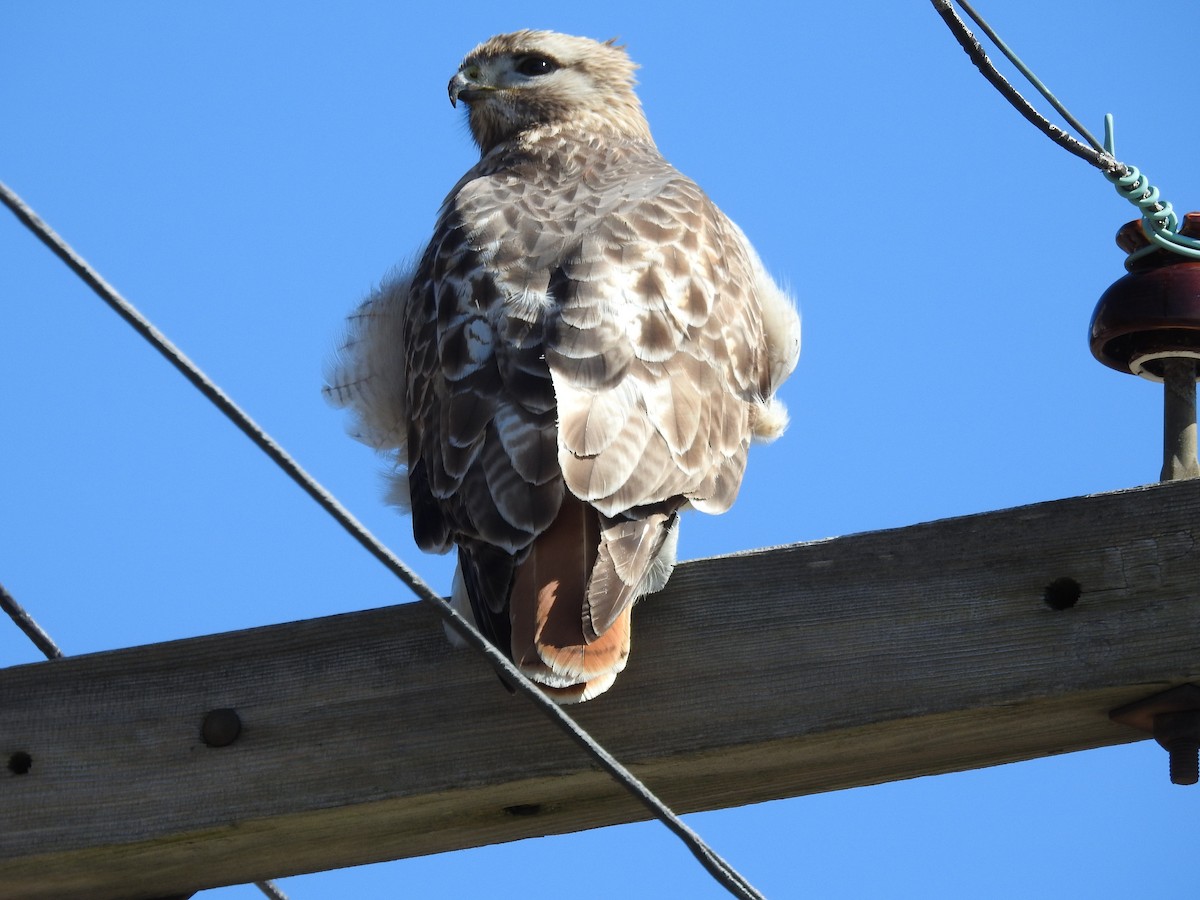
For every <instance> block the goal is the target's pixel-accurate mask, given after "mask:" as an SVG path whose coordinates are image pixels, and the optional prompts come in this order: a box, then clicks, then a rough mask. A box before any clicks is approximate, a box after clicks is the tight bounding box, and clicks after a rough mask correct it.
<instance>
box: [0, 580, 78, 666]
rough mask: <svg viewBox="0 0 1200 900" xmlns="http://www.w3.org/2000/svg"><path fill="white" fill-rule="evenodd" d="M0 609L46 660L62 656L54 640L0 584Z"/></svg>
mask: <svg viewBox="0 0 1200 900" xmlns="http://www.w3.org/2000/svg"><path fill="white" fill-rule="evenodd" d="M0 609H3V610H4V611H5V612H6V613H8V616H9V618H10V619H12V620H13V622H14V623H15V624H16V626H17V627H18V628H20V629H21V630H22V631H23V632H25V636H26V637H27V638H29V640H31V641H33V645H34V646H35V647H37V648H38V649H39V650H41V651H42V653H44V654H46V659H58V658H59V657H61V656H62V655H63V652H62V650H60V649H59V646H58V644H56V643H54V639H53V638H51V637H50V635H48V634H47V633H46V632H45V631H44V630H43V629H42V626H41V625H39V624H38V623H37V622H35V621H34V620H33V616H31V615H29V613H27V612H26V611H25V607H23V606H22V605H21V604H20V603H18V602H17V600H16V598H15V597H14V596H13V595H12V594H10V593H9V592H8V589H7V588H6V587H5V586H4V585H2V584H0Z"/></svg>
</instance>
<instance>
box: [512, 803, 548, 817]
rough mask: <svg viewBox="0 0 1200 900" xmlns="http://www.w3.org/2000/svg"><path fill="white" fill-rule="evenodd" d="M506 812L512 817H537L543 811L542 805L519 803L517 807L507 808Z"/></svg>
mask: <svg viewBox="0 0 1200 900" xmlns="http://www.w3.org/2000/svg"><path fill="white" fill-rule="evenodd" d="M504 811H505V812H506V813H508V814H509V815H510V816H536V815H537V814H538V813H540V812H541V811H542V804H540V803H518V804H517V805H516V806H506V807H504Z"/></svg>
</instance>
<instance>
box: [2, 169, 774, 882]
mask: <svg viewBox="0 0 1200 900" xmlns="http://www.w3.org/2000/svg"><path fill="white" fill-rule="evenodd" d="M0 202H2V203H3V204H4V205H5V206H7V207H8V208H9V209H10V210H11V211H12V213H13V214H14V215H15V216H16V217H17V218H18V219H19V220H20V221H21V222H22V223H23V224H24V225H25V226H26V227H27V228H28V229H29V230H30V231H32V232H33V233H34V235H35V236H36V237H37V238H38V240H40V241H41V242H42V243H43V244H45V245H46V246H47V247H48V248H50V251H51V252H52V253H54V255H55V256H57V257H58V258H59V259H61V260H62V261H63V262H64V263H66V264H67V266H68V267H69V268H70V269H71V270H72V271H73V272H75V274H76V275H78V276H79V277H80V278H81V279H83V281H84V282H85V283H86V284H87V285H88V286H89V287H90V288H91V289H92V290H93V291H94V292H95V293H96V294H97V295H98V296H99V297H100V299H101V300H103V301H104V302H105V303H107V304H108V305H109V306H110V307H111V308H112V309H113V310H114V311H115V312H116V313H117V315H119V316H120V317H121V318H123V319H124V320H125V321H126V322H128V323H129V324H130V325H131V326H132V327H133V329H134V330H135V331H136V332H137V333H138V334H140V335H141V336H142V337H143V338H145V339H146V340H147V341H149V342H150V344H152V345H153V346H154V349H156V350H157V351H158V352H159V353H161V354H162V355H163V356H164V357H165V358H166V359H167V361H168V362H169V363H170V364H171V365H173V366H174V367H175V368H176V369H178V370H179V372H180V374H182V375H183V377H184V378H186V379H187V380H188V381H190V382H191V383H192V384H193V385H194V386H195V387H196V389H197V390H199V391H200V393H202V394H203V395H204V396H205V397H207V398H208V399H209V400H210V401H211V402H212V403H213V404H214V405H215V406H216V407H217V408H218V409H219V410H220V411H221V412H222V413H224V414H225V416H226V418H228V419H229V420H230V421H231V422H233V424H234V425H236V426H237V427H238V429H240V430H241V431H242V433H243V434H245V435H246V436H247V437H248V438H250V440H251V441H253V442H254V443H255V444H257V445H258V447H259V449H261V450H262V451H263V452H264V453H266V454H267V456H269V457H270V458H271V459H272V460H273V461H274V462H275V464H276V465H278V466H279V467H280V468H281V469H283V471H284V472H286V473H287V475H288V477H290V478H291V479H292V480H293V481H294V482H296V484H298V485H299V486H300V487H301V489H302V490H304V492H305V493H307V494H308V495H309V496H310V497H312V498H313V499H314V500H315V501H316V502H317V503H318V505H320V506H321V508H322V509H324V510H325V511H326V512H327V513H329V515H331V516H332V517H333V518H334V519H335V520H336V521H337V522H338V524H339V525H341V526H342V528H344V529H345V530H346V531H347V532H348V533H349V534H350V536H351V537H353V538H354V539H355V540H356V541H358V543H359V544H361V545H362V546H363V547H364V548H365V549H366V550H367V552H368V553H370V554H371V555H372V556H374V557H375V558H376V559H378V560H379V561H380V562H381V563H383V564H384V566H386V567H387V568H388V569H389V570H390V571H391V572H392V573H393V574H394V575H395V576H396V577H397V578H399V579H400V580H401V581H403V582H404V584H406V585H407V586H408V587H409V589H410V590H412V592H413V593H414V594H416V595H417V597H419V598H420V599H421V600H423V601H424V602H425V603H427V604H429V605H430V606H431V607H432V608H433V610H434V612H436V613H437V614H438V615H439V616H441V618H442V619H443V620H444V621H445V622H446V623H447V624H448V625H449V626H450V627H451V628H453V629H454V630H455V632H457V633H458V634H459V635H460V636H461V637H462V638H463V640H464V641H466V642H467V643H468V644H470V645H471V646H472V647H474V648H475V649H476V650H478V651H479V652H480V653H482V654H483V655H484V657H486V659H487V660H488V662H490V663H491V664H492V666H493V667H495V668H496V669H497V670H498V671H499V672H500V673H502V674H503V675H504V677H505V678H506V679H507V680H508V681H509V683H510V684H511V685H512V686H513V687H514V688H515V689H516V690H518V691H520V692H521V693H522V694H524V695H525V696H526V697H528V698H529V700H530V701H531V702H532V703H533V704H534V706H536V707H538V709H540V710H541V711H542V712H543V713H544V714H545V715H546V716H547V717H548V718H549V719H550V720H551V721H552V722H553V723H554V724H555V725H557V726H558V727H559V728H560V729H562V730H563V731H564V732H566V734H567V736H568V737H570V738H571V739H572V740H573V741H575V743H576V744H578V745H579V746H580V747H582V748H583V750H584V751H585V752H586V753H587V754H588V755H589V756H590V757H591V758H592V759H593V760H594V761H595V762H596V763H597V764H599V765H600V767H601V768H603V769H604V770H605V771H606V772H608V773H609V775H611V776H612V777H613V778H614V779H615V780H616V781H617V782H618V783H619V784H621V786H622V787H624V788H625V789H626V790H627V791H628V792H629V793H630V794H632V795H633V796H634V797H635V798H636V799H637V800H638V801H639V802H641V804H642V805H643V806H644V807H646V809H648V810H649V811H650V813H651V814H652V815H653V816H654V817H655V818H657V819H658V820H659V821H661V822H662V823H663V824H664V825H666V826H667V828H669V829H670V830H671V831H672V832H674V834H675V835H676V836H677V837H678V838H679V839H680V840H681V841H682V842H683V843H684V845H685V846H686V847H687V848H688V850H690V851H691V853H692V855H693V856H695V857H696V859H697V860H699V862H700V864H701V865H702V866H704V868H705V869H706V870H707V871H708V873H709V874H710V875H712V877H713V878H714V879H715V880H716V881H718V882H719V883H720V884H721V885H722V886H723V887H724V888H725V889H726V890H728V891H729V892H730V893H731V894H733V895H734V896H735V897H741V898H743V900H764V898H763V896H762V894H760V893H759V892H758V891H757V890H756V889H755V888H754V886H753V885H752V884H750V882H749V881H747V880H746V879H745V878H744V877H743V876H742V875H741V874H740V873H739V872H738V871H737V870H736V869H734V868H733V867H732V866H731V865H730V864H729V863H727V862H726V861H725V860H724V859H722V858H721V857H720V856H719V855H718V854H717V853H716V852H715V851H714V850H713V849H712V848H711V847H709V846H708V845H707V844H706V843H705V842H704V840H703V839H702V838H701V837H700V836H699V835H698V834H696V832H694V831H693V830H692V829H691V828H689V827H688V826H687V825H686V824H684V822H683V821H682V820H681V819H680V818H679V817H678V816H677V815H676V814H675V813H674V812H673V811H672V810H671V809H670V807H668V806H667V805H666V804H665V803H663V801H662V800H660V799H659V798H658V797H657V796H655V795H654V794H653V793H652V792H651V791H650V789H649V788H647V787H646V786H645V785H644V784H642V782H641V781H639V780H638V779H637V778H635V777H634V775H633V773H632V772H630V771H629V770H628V769H626V768H625V766H623V765H622V764H621V763H620V762H618V761H617V759H616V758H615V757H613V756H612V755H611V754H610V753H609V752H608V751H607V750H605V749H604V748H603V747H601V746H600V745H599V744H598V743H597V742H596V740H595V739H594V738H592V736H591V735H589V734H588V733H587V732H586V731H584V730H583V728H581V727H580V726H579V725H577V724H576V723H575V721H574V720H573V719H572V718H571V717H570V716H568V715H567V714H566V713H565V712H563V710H562V708H561V707H559V706H558V704H557V703H555V702H554V701H553V700H551V699H550V698H549V697H547V696H546V695H545V694H543V693H542V692H541V691H540V690H539V689H538V688H537V687H536V686H535V685H534V684H533V682H531V681H530V680H529V679H528V678H526V677H525V675H524V673H522V672H521V671H520V669H518V668H517V667H516V666H515V665H513V664H512V662H511V661H510V660H509V659H508V657H506V656H505V655H504V654H503V653H501V652H500V651H499V650H497V649H496V648H495V647H494V646H492V644H491V643H490V642H489V641H488V640H487V638H485V637H484V636H483V635H481V634H480V633H479V632H478V631H477V630H476V629H475V627H474V626H473V625H471V624H470V623H469V622H467V620H466V619H464V618H463V617H462V616H460V615H459V614H458V613H457V612H455V611H454V609H453V608H452V607H451V606H450V604H448V603H447V602H446V601H445V600H443V599H442V598H441V597H440V596H438V594H437V593H435V592H434V590H433V589H432V588H431V587H429V585H427V584H426V583H425V582H424V581H423V580H422V579H421V578H420V576H418V575H417V574H416V573H415V572H414V571H413V570H412V569H410V568H409V567H408V566H407V565H406V564H405V563H404V562H403V561H402V560H401V559H400V558H399V557H398V556H396V555H395V554H394V553H392V551H391V550H389V549H388V548H387V547H386V546H384V544H383V543H382V542H381V541H380V540H379V539H378V538H376V537H375V536H374V535H373V534H371V532H370V531H368V530H367V528H366V526H365V525H363V524H362V523H361V522H359V521H358V520H357V519H356V518H355V517H354V515H353V514H352V513H351V512H350V511H349V510H348V509H346V507H344V506H343V505H342V504H341V503H340V502H339V501H338V500H337V499H336V498H335V497H334V496H333V495H332V494H330V493H329V492H328V491H327V490H326V489H325V488H324V487H322V486H321V485H320V484H319V483H318V482H317V481H316V479H314V478H313V477H312V476H311V475H309V474H308V473H307V472H306V471H305V470H304V469H303V468H301V467H300V464H299V463H298V462H296V460H294V459H293V458H292V457H291V456H290V455H289V454H288V453H287V451H285V450H284V449H283V448H282V447H281V446H279V444H277V443H276V442H275V441H274V440H273V439H272V438H271V436H270V435H268V434H267V433H266V432H265V431H263V429H262V428H261V427H260V426H259V425H258V423H256V422H255V421H254V420H253V419H251V418H250V416H249V415H248V414H247V413H245V412H244V411H242V409H241V408H240V407H239V406H238V405H237V404H236V403H234V402H233V400H232V399H231V398H230V397H229V396H228V395H227V394H226V393H225V392H224V391H222V390H221V389H220V388H219V387H218V386H217V385H216V384H215V383H214V382H212V381H211V380H210V379H209V378H208V376H207V375H205V374H204V373H203V372H202V371H200V369H199V368H198V367H197V366H196V364H195V363H193V362H192V361H191V360H189V359H188V358H187V357H186V356H184V354H183V353H182V351H180V350H179V349H178V348H177V347H176V346H175V345H174V344H172V343H171V342H170V341H169V340H167V338H166V336H165V335H164V334H162V332H160V331H159V330H158V329H157V328H155V327H154V325H153V324H152V323H151V322H150V321H149V320H148V319H147V318H146V317H145V316H143V315H142V314H141V313H140V312H138V310H137V309H136V308H135V307H134V306H133V305H132V304H131V303H130V302H129V301H128V300H126V299H125V298H124V297H122V296H121V295H120V294H119V293H118V292H117V290H116V289H115V288H114V287H112V285H110V284H109V283H108V282H107V281H105V280H104V279H103V278H102V277H101V276H100V274H99V273H98V272H97V271H96V270H95V269H93V268H92V267H91V266H90V265H88V263H87V262H86V261H85V260H84V259H83V258H82V257H81V256H79V254H77V253H76V252H75V251H74V250H73V249H71V247H70V246H69V245H68V244H67V243H66V242H65V241H64V240H63V239H62V238H61V237H59V236H58V235H57V234H56V233H55V232H54V230H53V229H51V228H50V226H49V225H47V224H46V223H45V222H43V221H42V220H41V219H40V218H39V217H38V216H37V214H36V213H34V211H33V210H32V209H30V208H29V206H28V205H26V204H25V202H24V201H23V200H21V198H20V197H18V196H17V195H16V194H15V193H13V191H12V190H11V189H9V187H8V186H7V185H5V184H4V183H3V182H0Z"/></svg>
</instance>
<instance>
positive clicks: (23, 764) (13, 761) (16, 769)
mask: <svg viewBox="0 0 1200 900" xmlns="http://www.w3.org/2000/svg"><path fill="white" fill-rule="evenodd" d="M32 768H33V757H32V756H30V755H29V754H28V753H26V752H25V751H24V750H18V751H17V752H16V753H14V754H13V755H12V756H10V757H9V758H8V771H10V772H12V773H13V774H14V775H27V774H29V770H30V769H32Z"/></svg>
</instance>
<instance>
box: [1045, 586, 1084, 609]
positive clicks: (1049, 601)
mask: <svg viewBox="0 0 1200 900" xmlns="http://www.w3.org/2000/svg"><path fill="white" fill-rule="evenodd" d="M1082 594H1083V588H1081V587H1080V586H1079V582H1078V581H1076V580H1075V579H1074V578H1056V579H1054V580H1053V581H1052V582H1050V583H1049V584H1048V585H1046V592H1045V594H1043V595H1042V599H1043V600H1044V601H1045V602H1046V605H1047V606H1048V607H1050V608H1051V609H1070V608H1071V607H1072V606H1074V605H1075V604H1076V603H1078V602H1079V598H1080V596H1081V595H1082Z"/></svg>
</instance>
